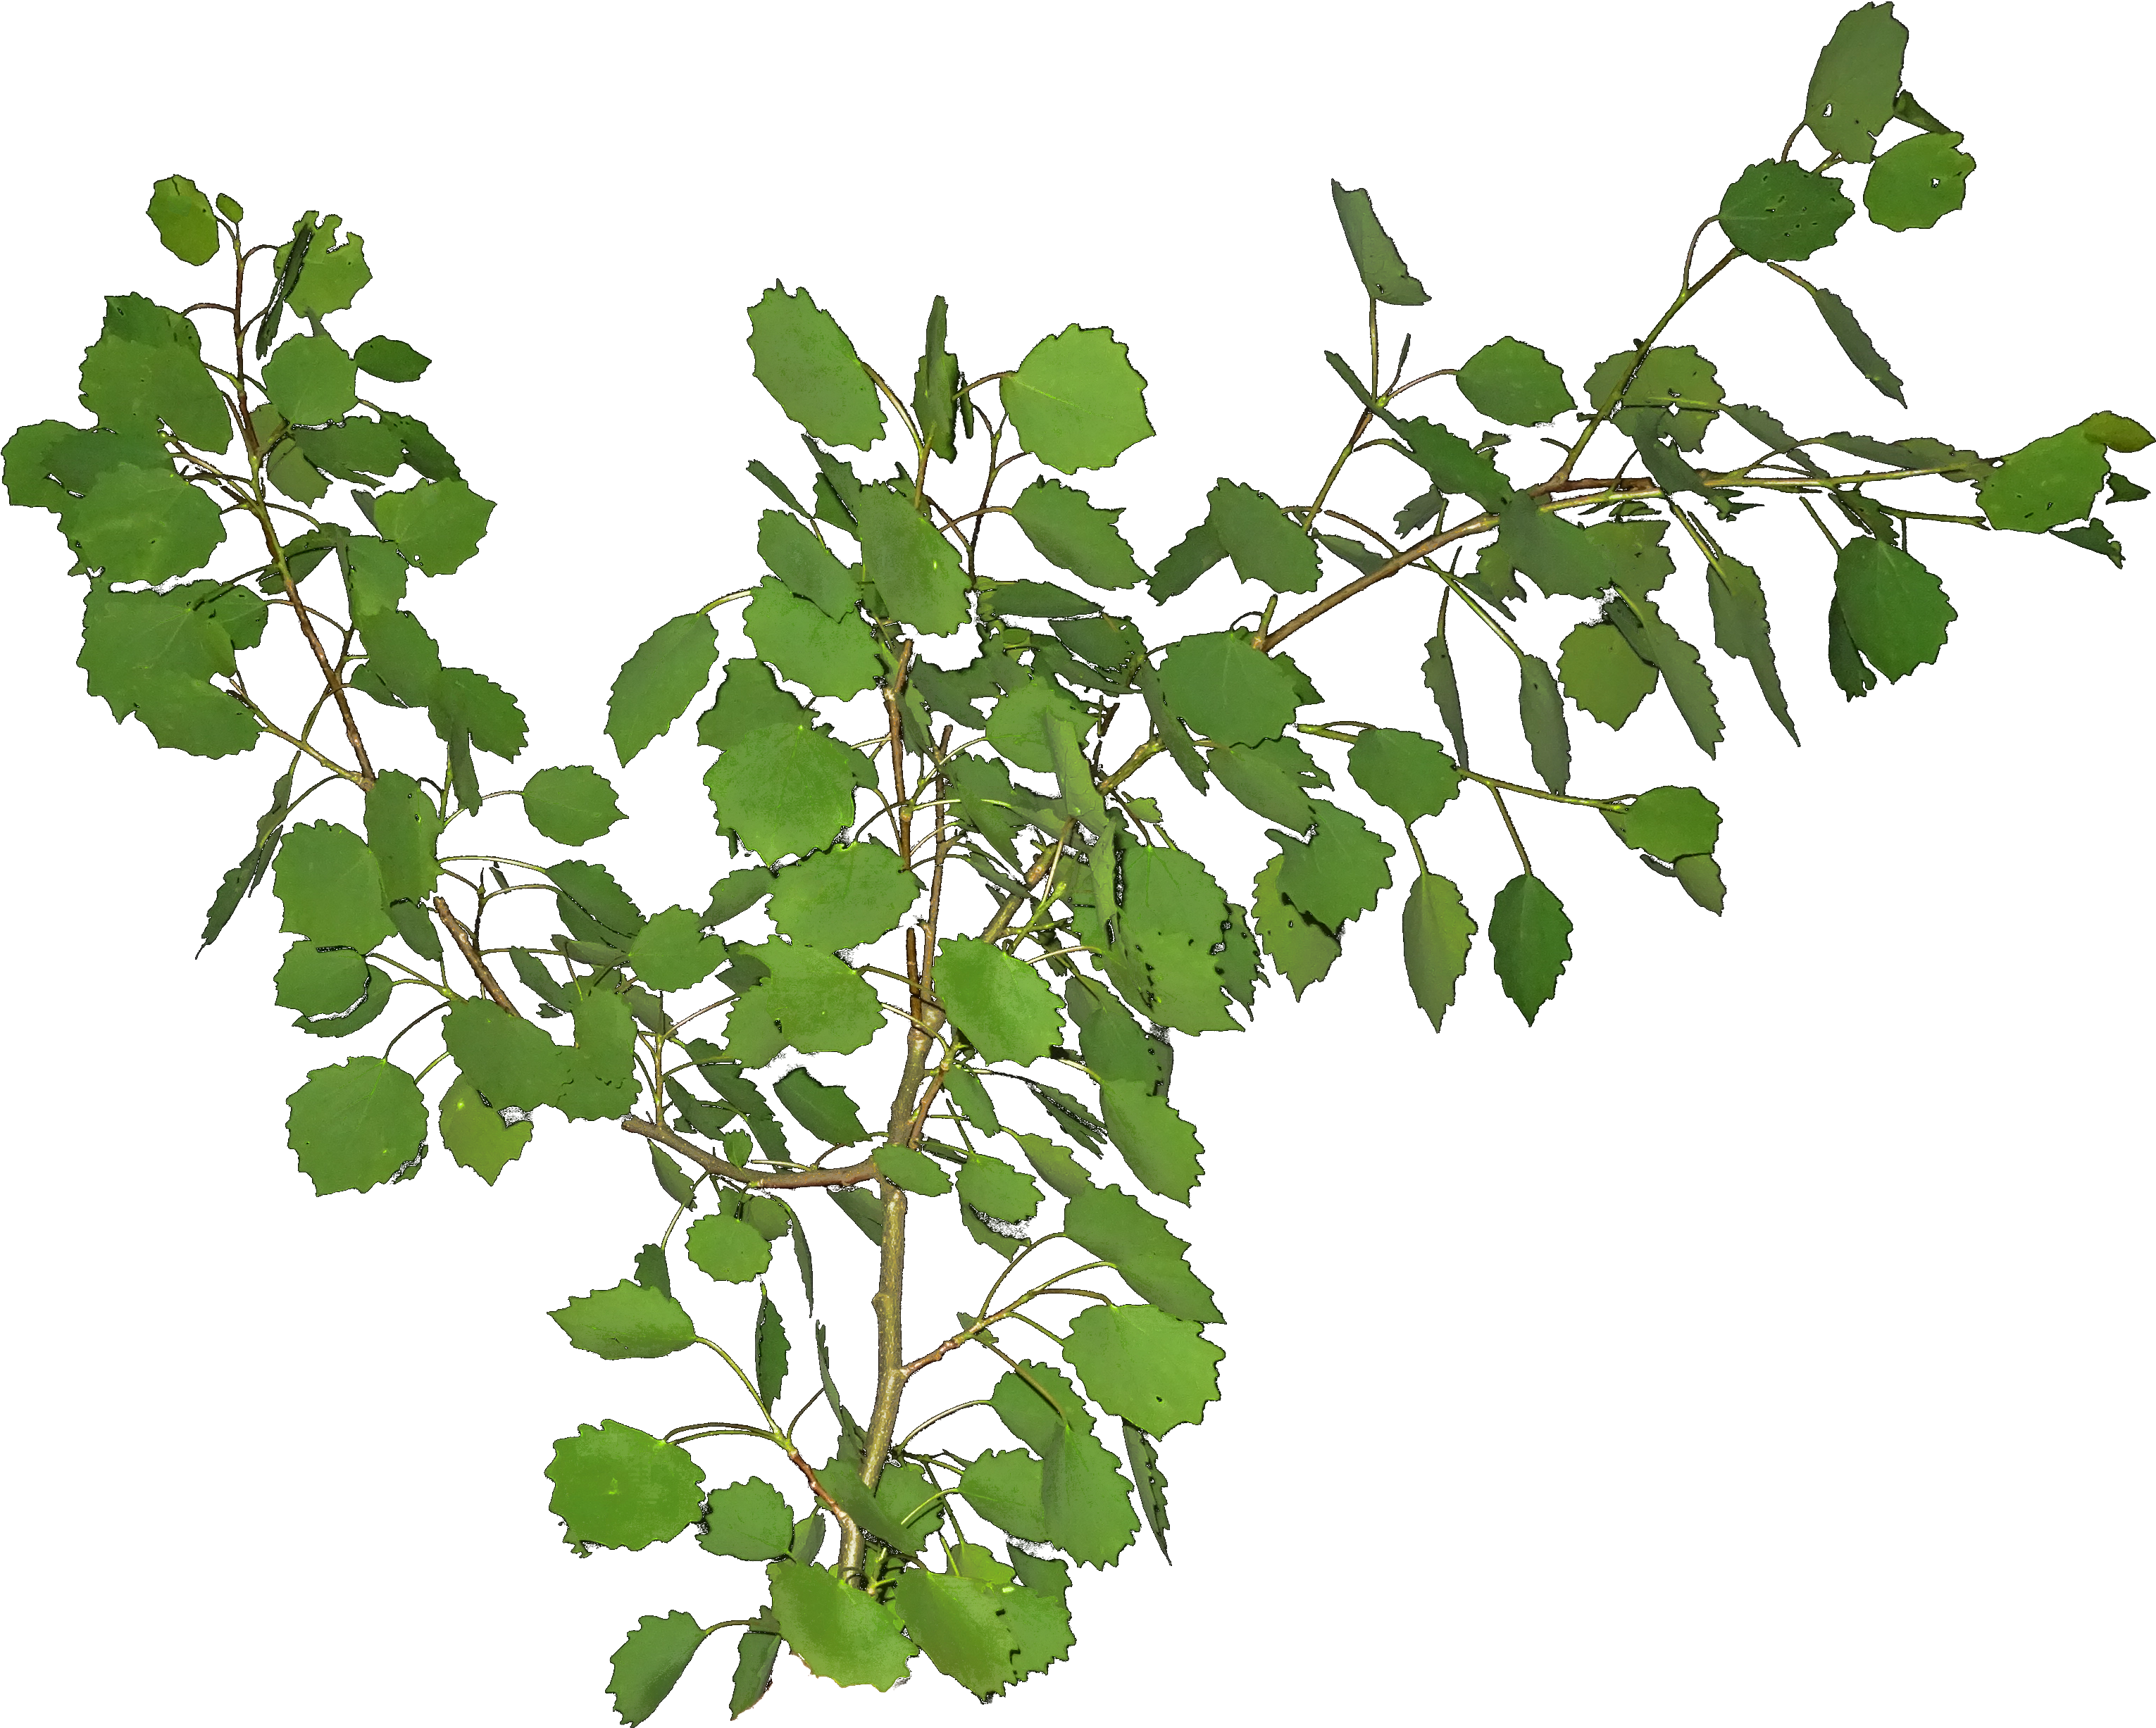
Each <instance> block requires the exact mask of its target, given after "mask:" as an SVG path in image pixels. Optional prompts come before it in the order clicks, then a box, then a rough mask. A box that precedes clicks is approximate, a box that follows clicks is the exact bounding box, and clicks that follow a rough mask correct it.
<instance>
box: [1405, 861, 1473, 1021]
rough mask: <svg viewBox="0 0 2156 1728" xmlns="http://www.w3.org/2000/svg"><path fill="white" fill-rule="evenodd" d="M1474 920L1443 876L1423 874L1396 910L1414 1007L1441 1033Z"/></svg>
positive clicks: (1463, 969)
mask: <svg viewBox="0 0 2156 1728" xmlns="http://www.w3.org/2000/svg"><path fill="white" fill-rule="evenodd" d="M1475 929H1476V925H1475V919H1474V916H1473V915H1472V914H1471V913H1470V912H1469V911H1468V910H1467V905H1466V901H1465V900H1461V898H1460V890H1458V889H1457V888H1455V886H1454V885H1452V884H1451V883H1450V882H1449V881H1448V880H1446V879H1445V878H1444V877H1443V876H1437V875H1431V874H1422V875H1419V876H1417V877H1416V878H1415V879H1414V881H1413V882H1411V883H1409V885H1408V897H1407V902H1406V904H1405V905H1404V906H1403V907H1402V909H1401V913H1400V941H1401V946H1402V947H1403V949H1404V951H1405V954H1406V958H1407V968H1408V988H1409V989H1410V990H1412V991H1413V992H1414V999H1415V1005H1416V1006H1417V1007H1418V1008H1420V1009H1421V1010H1422V1011H1423V1013H1425V1014H1427V1015H1428V1016H1429V1017H1430V1027H1431V1029H1432V1030H1433V1031H1442V1030H1443V1029H1444V1027H1445V1010H1446V1009H1447V1008H1450V1007H1451V1006H1452V997H1453V992H1454V990H1455V988H1456V987H1457V986H1458V985H1459V982H1460V978H1461V977H1462V976H1463V975H1464V974H1465V973H1466V971H1467V950H1468V946H1469V945H1470V944H1471V942H1472V941H1474V940H1475Z"/></svg>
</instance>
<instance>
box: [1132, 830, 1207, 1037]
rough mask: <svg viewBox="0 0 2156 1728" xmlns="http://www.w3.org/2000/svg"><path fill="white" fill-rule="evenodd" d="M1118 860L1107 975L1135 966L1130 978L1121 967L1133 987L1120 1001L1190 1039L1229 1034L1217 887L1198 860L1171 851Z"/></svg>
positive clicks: (1151, 849)
mask: <svg viewBox="0 0 2156 1728" xmlns="http://www.w3.org/2000/svg"><path fill="white" fill-rule="evenodd" d="M1122 896H1123V901H1122V915H1121V917H1120V918H1119V919H1118V920H1116V935H1117V936H1118V938H1119V939H1120V945H1121V952H1120V953H1119V954H1118V955H1116V956H1113V958H1112V960H1111V977H1113V976H1115V971H1114V968H1115V967H1116V966H1117V965H1118V964H1120V963H1121V962H1122V961H1129V962H1131V963H1132V965H1134V966H1135V967H1136V969H1137V976H1136V977H1130V976H1129V972H1130V967H1124V968H1123V972H1124V976H1125V978H1126V979H1127V982H1129V984H1130V986H1131V988H1128V989H1124V990H1123V994H1124V996H1125V997H1127V999H1129V1000H1131V1001H1132V1002H1137V1003H1138V1004H1139V1005H1140V1006H1142V1007H1143V1008H1146V1010H1147V1013H1149V1014H1150V1015H1151V1016H1152V1018H1154V1019H1156V1020H1158V1021H1159V1022H1160V1023H1162V1024H1163V1025H1164V1026H1172V1027H1173V1028H1175V1029H1176V1030H1177V1031H1178V1032H1188V1033H1199V1032H1230V1031H1233V1030H1235V1026H1236V1022H1235V1018H1234V1017H1233V1016H1232V1015H1231V1014H1229V1012H1228V1007H1227V998H1226V996H1225V994H1224V984H1225V982H1226V979H1227V974H1226V970H1225V968H1226V966H1227V956H1226V953H1225V951H1224V950H1223V949H1222V944H1223V942H1224V941H1225V940H1226V938H1227V937H1228V936H1229V915H1228V897H1227V895H1225V894H1224V893H1223V892H1222V890H1221V888H1220V885H1219V883H1217V882H1215V881H1214V879H1213V878H1212V876H1211V875H1210V874H1208V872H1207V871H1206V869H1205V866H1204V864H1202V863H1201V862H1200V861H1199V859H1197V858H1196V857H1194V856H1193V854H1189V853H1188V852H1179V851H1178V850H1176V849H1174V848H1173V847H1168V846H1129V847H1125V848H1123V849H1122ZM1216 950H1221V951H1219V952H1216ZM1118 988H1122V984H1121V983H1119V984H1118ZM1133 992H1135V993H1133Z"/></svg>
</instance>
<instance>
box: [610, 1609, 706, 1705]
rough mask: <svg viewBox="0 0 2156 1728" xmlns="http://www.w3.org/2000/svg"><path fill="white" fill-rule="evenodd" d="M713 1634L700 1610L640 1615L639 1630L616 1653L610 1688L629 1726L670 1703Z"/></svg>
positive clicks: (614, 1701)
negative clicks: (669, 1698)
mask: <svg viewBox="0 0 2156 1728" xmlns="http://www.w3.org/2000/svg"><path fill="white" fill-rule="evenodd" d="M709 1636H710V1634H709V1633H706V1631H705V1629H704V1628H702V1627H701V1626H700V1625H698V1624H697V1623H696V1616H695V1615H694V1614H691V1613H686V1612H685V1611H684V1610H682V1609H680V1608H676V1609H675V1611H674V1612H673V1613H670V1614H667V1615H664V1616H661V1615H658V1614H644V1615H640V1616H639V1617H638V1619H637V1622H636V1629H635V1630H634V1632H632V1633H629V1636H628V1638H625V1639H624V1640H623V1642H622V1645H621V1648H620V1649H618V1650H616V1651H615V1652H614V1653H613V1679H612V1681H611V1682H610V1683H609V1684H608V1687H607V1695H608V1697H610V1698H612V1699H613V1707H614V1714H615V1715H619V1717H620V1718H621V1720H622V1721H623V1723H624V1725H625V1728H634V1725H635V1724H637V1723H639V1722H641V1721H644V1720H646V1719H647V1718H649V1715H651V1713H652V1711H654V1710H657V1709H658V1708H659V1706H660V1705H662V1704H664V1703H665V1701H666V1698H667V1695H668V1694H669V1693H670V1692H671V1691H673V1690H674V1688H675V1684H676V1683H677V1682H679V1681H680V1678H681V1676H682V1675H683V1674H686V1673H687V1672H688V1670H689V1664H690V1659H692V1658H694V1657H695V1655H696V1652H697V1651H698V1650H699V1649H701V1648H702V1646H703V1643H704V1640H705V1638H707V1637H709Z"/></svg>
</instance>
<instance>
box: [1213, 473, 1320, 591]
mask: <svg viewBox="0 0 2156 1728" xmlns="http://www.w3.org/2000/svg"><path fill="white" fill-rule="evenodd" d="M1205 522H1206V526H1208V527H1209V528H1210V529H1211V530H1212V531H1213V536H1214V539H1215V540H1216V541H1218V542H1219V546H1220V548H1221V550H1222V551H1224V552H1225V553H1226V554H1227V555H1228V556H1229V558H1230V559H1232V560H1233V561H1234V562H1235V574H1236V575H1237V576H1239V577H1242V579H1243V580H1244V581H1245V582H1262V583H1263V584H1264V585H1265V587H1269V588H1270V589H1271V590H1272V591H1273V592H1275V593H1277V594H1307V593H1309V592H1311V591H1312V590H1313V589H1314V588H1316V587H1317V578H1318V568H1317V546H1314V545H1313V544H1312V541H1311V538H1310V536H1309V535H1308V534H1307V533H1306V532H1305V531H1304V530H1303V527H1302V525H1301V523H1299V522H1297V521H1296V520H1294V519H1293V518H1292V517H1291V516H1290V515H1288V514H1287V513H1286V511H1285V510H1281V507H1280V506H1279V505H1277V504H1276V503H1274V502H1273V500H1271V499H1270V498H1269V497H1267V496H1266V495H1265V494H1264V493H1263V492H1260V491H1259V490H1257V488H1256V487H1255V486H1244V485H1237V484H1236V483H1235V481H1233V480H1225V479H1224V480H1221V481H1219V482H1217V483H1216V484H1215V485H1214V488H1213V490H1212V491H1211V492H1210V493H1209V494H1207V495H1206V516H1205Z"/></svg>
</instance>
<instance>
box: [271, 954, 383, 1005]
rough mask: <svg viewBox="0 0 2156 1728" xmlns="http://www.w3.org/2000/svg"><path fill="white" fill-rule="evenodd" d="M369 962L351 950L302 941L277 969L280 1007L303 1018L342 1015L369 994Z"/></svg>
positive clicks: (278, 1003)
mask: <svg viewBox="0 0 2156 1728" xmlns="http://www.w3.org/2000/svg"><path fill="white" fill-rule="evenodd" d="M276 984H277V1006H278V1007H279V1008H294V1009H296V1010H297V1011H298V1012H300V1013H302V1014H339V1013H343V1012H344V1011H345V1010H346V1008H350V1007H351V1006H352V1004H353V1003H354V1002H357V1001H358V1000H359V999H360V997H362V996H363V995H365V994H366V993H367V961H366V960H365V958H364V957H363V956H361V955H358V954H356V953H354V952H353V951H352V950H351V949H349V948H319V947H316V946H315V944H313V943H312V942H307V941H299V942H295V943H293V944H292V946H290V948H288V949H286V950H285V958H284V960H283V961H281V962H280V964H279V966H278V967H277V977H276Z"/></svg>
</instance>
